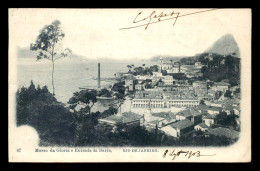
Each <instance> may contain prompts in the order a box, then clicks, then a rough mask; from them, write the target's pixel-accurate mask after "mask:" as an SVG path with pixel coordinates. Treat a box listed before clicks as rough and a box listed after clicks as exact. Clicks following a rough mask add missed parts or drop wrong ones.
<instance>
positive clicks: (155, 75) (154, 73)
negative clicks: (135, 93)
mask: <svg viewBox="0 0 260 171" xmlns="http://www.w3.org/2000/svg"><path fill="white" fill-rule="evenodd" d="M153 76H154V77H162V76H163V75H162V73H161V72H153Z"/></svg>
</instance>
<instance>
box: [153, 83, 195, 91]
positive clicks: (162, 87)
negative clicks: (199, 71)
mask: <svg viewBox="0 0 260 171" xmlns="http://www.w3.org/2000/svg"><path fill="white" fill-rule="evenodd" d="M158 88H159V89H160V90H166V91H180V92H189V91H193V87H192V86H191V85H165V84H159V85H158Z"/></svg>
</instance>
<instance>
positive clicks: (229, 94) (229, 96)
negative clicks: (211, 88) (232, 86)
mask: <svg viewBox="0 0 260 171" xmlns="http://www.w3.org/2000/svg"><path fill="white" fill-rule="evenodd" d="M231 94H232V92H231V91H230V90H227V91H226V92H225V94H224V97H228V98H232V95H231Z"/></svg>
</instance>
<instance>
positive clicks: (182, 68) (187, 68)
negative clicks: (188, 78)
mask: <svg viewBox="0 0 260 171" xmlns="http://www.w3.org/2000/svg"><path fill="white" fill-rule="evenodd" d="M193 69H195V66H194V65H181V66H180V72H181V73H188V72H191V71H192V70H193Z"/></svg>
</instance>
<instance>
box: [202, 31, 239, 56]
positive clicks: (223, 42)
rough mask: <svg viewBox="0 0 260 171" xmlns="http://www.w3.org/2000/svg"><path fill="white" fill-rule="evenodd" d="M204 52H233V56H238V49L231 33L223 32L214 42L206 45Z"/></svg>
mask: <svg viewBox="0 0 260 171" xmlns="http://www.w3.org/2000/svg"><path fill="white" fill-rule="evenodd" d="M204 53H216V54H220V55H228V54H233V55H234V57H238V58H240V51H239V47H238V45H237V42H236V41H235V39H234V37H233V35H231V34H225V35H223V36H222V37H220V38H219V39H218V40H217V41H216V42H215V43H213V44H212V45H211V46H210V47H208V48H207V49H206V50H205V51H204Z"/></svg>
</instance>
